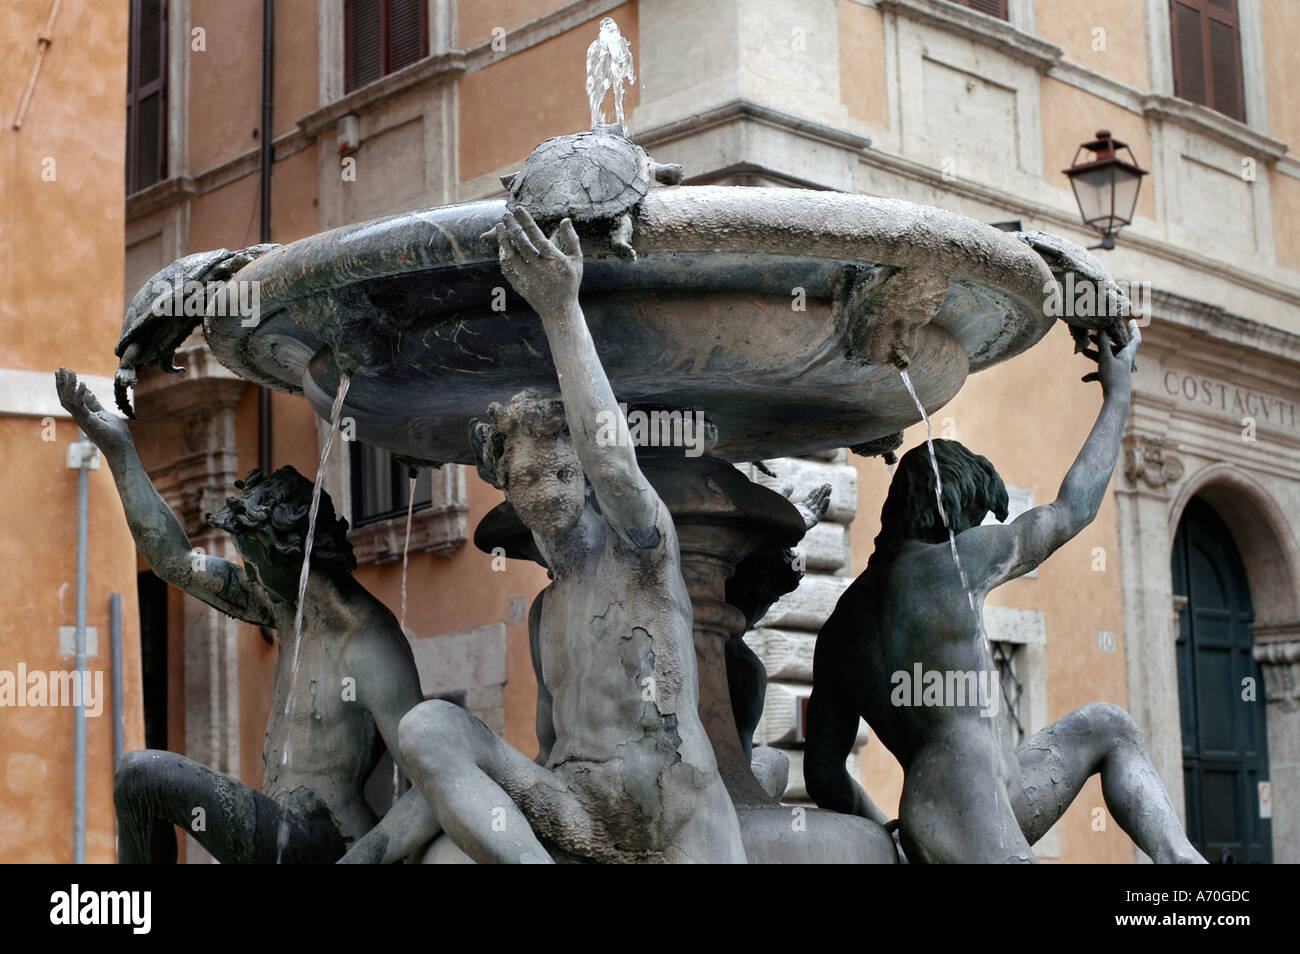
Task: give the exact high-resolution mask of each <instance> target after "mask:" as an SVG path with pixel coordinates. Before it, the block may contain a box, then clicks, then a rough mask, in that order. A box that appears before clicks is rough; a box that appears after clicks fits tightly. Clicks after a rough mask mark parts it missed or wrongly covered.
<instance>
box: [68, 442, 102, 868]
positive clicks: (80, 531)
mask: <svg viewBox="0 0 1300 954" xmlns="http://www.w3.org/2000/svg"><path fill="white" fill-rule="evenodd" d="M68 467H69V469H71V470H75V471H76V472H77V645H76V656H75V661H74V665H75V666H76V667H77V678H76V679H75V680H74V683H75V685H76V687H77V693H76V698H75V699H74V700H73V718H74V720H75V721H74V723H73V724H74V730H73V756H72V758H73V781H72V861H73V863H74V864H78V865H84V864H85V863H86V707H85V701H86V580H87V570H86V562H87V559H86V557H87V550H88V546H87V538H88V536H89V524H90V471H91V469H96V470H97V469H98V468H99V455H98V452H97V448H96V447H95V445H94V444H92V443H91V442H90V441H88V440H86V435H85V434H84V433H82V431H81V429H80V428H78V429H77V442H76V443H75V444H73V445H71V446H70V447H69V448H68Z"/></svg>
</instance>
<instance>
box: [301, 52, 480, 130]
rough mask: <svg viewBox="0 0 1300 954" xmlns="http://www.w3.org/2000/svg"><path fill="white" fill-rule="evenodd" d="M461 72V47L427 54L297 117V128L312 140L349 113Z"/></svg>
mask: <svg viewBox="0 0 1300 954" xmlns="http://www.w3.org/2000/svg"><path fill="white" fill-rule="evenodd" d="M465 73H466V54H465V51H464V50H448V51H447V52H446V53H439V54H437V55H435V56H427V57H425V58H424V59H422V60H419V61H418V62H415V63H412V64H411V65H410V66H407V67H405V68H403V69H400V70H398V71H397V72H395V73H389V74H388V75H387V76H385V77H383V78H381V79H377V80H375V81H374V82H373V83H367V84H366V85H365V86H362V87H360V88H359V89H354V90H353V91H352V92H350V93H348V94H347V95H346V96H344V97H343V98H342V99H336V100H335V101H334V102H332V103H330V104H329V105H328V106H322V107H321V108H320V109H316V110H313V111H312V112H310V113H308V114H307V115H305V116H303V117H302V118H301V119H299V120H298V128H299V130H301V131H302V134H303V135H305V136H306V137H307V138H309V139H316V138H318V137H319V136H320V134H321V133H322V132H324V131H325V130H328V129H333V128H334V127H335V125H336V124H337V123H338V121H339V120H340V119H341V118H342V117H344V116H346V115H348V114H349V113H364V112H366V111H367V110H370V109H374V108H375V107H376V106H378V105H379V104H380V103H384V102H387V101H388V100H390V99H393V98H395V97H397V96H400V95H402V94H403V93H405V92H407V91H409V90H411V89H413V88H414V87H416V86H420V85H422V84H424V83H428V82H433V81H444V80H448V79H456V78H459V77H461V76H463V75H465Z"/></svg>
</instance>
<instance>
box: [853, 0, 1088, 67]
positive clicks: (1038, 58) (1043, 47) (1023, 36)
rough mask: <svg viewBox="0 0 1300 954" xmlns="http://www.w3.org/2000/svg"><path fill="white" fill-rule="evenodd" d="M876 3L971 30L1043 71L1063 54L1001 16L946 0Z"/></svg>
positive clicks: (961, 32)
mask: <svg viewBox="0 0 1300 954" xmlns="http://www.w3.org/2000/svg"><path fill="white" fill-rule="evenodd" d="M876 6H877V7H878V8H879V9H880V10H882V11H884V12H886V13H894V14H897V15H898V16H901V17H906V18H907V19H909V20H913V21H915V22H917V23H923V24H925V25H926V26H930V27H934V28H935V29H939V30H944V31H946V32H948V33H953V34H956V35H957V36H960V37H963V38H966V39H969V38H970V37H971V35H972V34H974V35H976V36H978V37H979V38H980V40H981V41H982V42H983V43H984V45H985V46H989V47H991V48H993V49H995V50H997V51H999V52H1001V53H1005V54H1006V55H1007V56H1009V57H1011V58H1012V59H1015V60H1019V61H1020V62H1022V63H1027V64H1029V65H1030V66H1032V67H1034V68H1035V69H1037V70H1040V71H1043V72H1046V71H1047V70H1049V69H1051V68H1052V67H1053V66H1055V65H1056V64H1057V63H1058V62H1060V60H1061V57H1062V56H1064V55H1065V51H1064V50H1063V49H1061V47H1059V46H1057V45H1056V44H1055V43H1048V42H1047V41H1046V40H1041V39H1039V38H1038V37H1036V36H1034V35H1033V34H1030V33H1026V32H1024V31H1023V30H1018V29H1016V28H1015V27H1014V26H1012V25H1011V24H1010V23H1008V22H1007V21H1005V20H999V19H997V18H996V17H991V16H988V15H987V14H984V13H978V12H976V11H974V10H971V9H969V8H967V7H960V6H958V5H957V4H955V3H949V2H948V0H876Z"/></svg>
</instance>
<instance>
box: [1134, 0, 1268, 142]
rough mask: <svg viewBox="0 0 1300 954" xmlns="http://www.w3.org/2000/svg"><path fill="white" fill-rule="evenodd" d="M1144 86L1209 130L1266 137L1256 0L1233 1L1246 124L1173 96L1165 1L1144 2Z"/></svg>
mask: <svg viewBox="0 0 1300 954" xmlns="http://www.w3.org/2000/svg"><path fill="white" fill-rule="evenodd" d="M1145 13H1146V17H1145V22H1146V41H1147V70H1148V76H1147V84H1148V87H1149V88H1150V91H1151V93H1152V94H1153V95H1154V96H1156V97H1159V98H1160V99H1161V100H1165V99H1168V100H1173V101H1174V102H1176V103H1178V104H1180V105H1181V106H1185V107H1187V109H1186V110H1182V109H1180V110H1179V112H1180V113H1181V114H1183V115H1184V118H1186V119H1190V120H1199V121H1200V122H1201V124H1203V125H1204V126H1206V127H1207V128H1208V129H1210V130H1215V129H1218V127H1220V126H1221V125H1222V123H1225V122H1226V123H1231V124H1233V125H1235V126H1243V125H1244V126H1245V127H1246V128H1248V129H1251V130H1253V131H1254V132H1256V133H1258V134H1260V135H1261V136H1267V135H1268V92H1267V90H1268V78H1267V74H1266V72H1265V70H1266V65H1265V59H1264V18H1263V9H1262V7H1261V3H1260V0H1237V36H1238V38H1239V40H1240V42H1241V87H1242V98H1243V99H1244V101H1245V106H1246V121H1245V122H1244V123H1241V122H1239V121H1238V120H1236V119H1233V118H1231V117H1230V116H1227V115H1225V114H1224V113H1220V112H1218V111H1216V110H1213V109H1210V107H1208V106H1202V105H1200V104H1198V103H1192V102H1189V101H1187V100H1182V99H1178V98H1177V97H1175V96H1174V53H1173V38H1172V35H1171V33H1170V31H1171V29H1172V26H1171V23H1170V20H1169V0H1146V11H1145Z"/></svg>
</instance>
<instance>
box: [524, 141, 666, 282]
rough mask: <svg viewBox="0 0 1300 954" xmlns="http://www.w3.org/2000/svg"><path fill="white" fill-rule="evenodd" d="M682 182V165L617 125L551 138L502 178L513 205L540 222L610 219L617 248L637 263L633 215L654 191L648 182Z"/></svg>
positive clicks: (611, 236) (581, 222)
mask: <svg viewBox="0 0 1300 954" xmlns="http://www.w3.org/2000/svg"><path fill="white" fill-rule="evenodd" d="M651 179H653V180H655V181H656V182H660V183H662V184H664V185H677V184H678V183H680V182H681V181H682V167H681V166H679V165H677V164H676V163H668V164H665V163H660V162H655V161H654V160H653V159H651V158H650V156H649V154H648V153H647V152H646V151H645V150H644V149H642V148H641V147H640V146H638V145H637V144H636V143H634V142H633V141H632V140H630V139H628V138H627V136H626V134H625V133H624V132H623V127H622V126H620V125H618V124H616V123H614V124H609V125H603V126H594V127H592V128H591V129H589V130H586V131H585V132H580V133H574V134H573V135H570V136H556V137H555V138H553V139H548V140H546V141H545V142H544V143H542V144H541V145H540V146H538V147H537V148H536V149H534V150H533V152H532V155H530V156H529V157H528V159H527V161H525V162H524V166H523V168H522V169H520V170H519V171H518V172H516V173H514V174H513V175H509V176H502V177H501V183H502V185H504V186H506V187H507V188H508V189H509V190H510V199H509V201H508V203H507V206H508V207H509V208H512V209H513V208H519V207H523V208H525V209H527V210H528V213H529V214H530V215H532V217H533V218H534V219H536V220H537V221H538V223H539V224H544V225H550V224H553V223H558V222H559V221H560V220H562V219H565V218H568V219H572V220H573V223H574V225H575V226H580V225H583V224H590V223H604V222H610V223H611V225H610V230H609V239H610V244H611V245H612V246H613V248H614V251H615V252H617V253H618V254H619V255H621V256H623V257H624V258H627V259H630V260H632V261H636V251H635V249H633V248H632V246H631V244H629V241H630V239H631V238H632V213H633V212H634V211H635V210H636V207H637V206H638V205H639V204H640V203H641V200H642V199H644V198H645V195H646V193H647V192H649V191H650V180H651Z"/></svg>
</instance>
